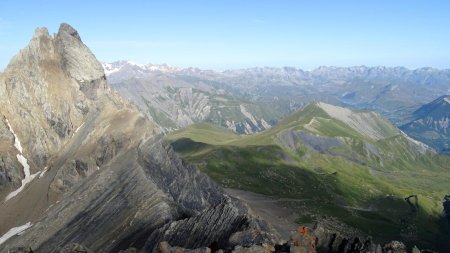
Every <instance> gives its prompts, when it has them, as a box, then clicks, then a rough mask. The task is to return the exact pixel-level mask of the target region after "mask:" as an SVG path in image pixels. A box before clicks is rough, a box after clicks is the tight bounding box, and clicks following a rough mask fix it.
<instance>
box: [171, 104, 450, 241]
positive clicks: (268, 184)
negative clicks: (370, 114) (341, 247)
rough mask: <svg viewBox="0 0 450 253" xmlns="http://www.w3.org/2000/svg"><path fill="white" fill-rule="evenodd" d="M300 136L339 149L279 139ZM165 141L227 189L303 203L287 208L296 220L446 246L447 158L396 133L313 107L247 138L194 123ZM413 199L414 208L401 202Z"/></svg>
mask: <svg viewBox="0 0 450 253" xmlns="http://www.w3.org/2000/svg"><path fill="white" fill-rule="evenodd" d="M311 121H313V122H314V121H316V122H318V123H315V124H316V125H314V124H310V122H311ZM382 124H385V122H382ZM387 128H389V126H387ZM298 132H303V133H306V134H310V135H314V136H326V137H328V138H335V139H337V140H339V141H340V142H341V143H342V145H340V146H335V147H330V148H329V149H328V150H326V151H322V152H318V151H316V150H314V149H313V148H311V146H308V145H307V144H306V143H305V142H303V141H302V140H301V139H294V140H293V142H294V144H295V148H292V147H291V146H288V145H287V144H286V143H283V141H282V139H281V138H280V136H281V135H282V134H283V133H294V134H295V133H298ZM167 138H168V139H169V140H170V141H171V142H172V144H173V146H174V149H175V150H176V151H177V152H178V153H179V154H181V155H182V157H184V159H186V160H189V161H191V162H193V163H196V164H197V165H198V166H199V168H200V169H201V170H202V171H204V172H206V173H207V174H208V175H210V176H211V177H212V178H213V179H214V180H215V181H217V182H219V183H220V184H221V185H223V186H225V187H231V188H238V189H243V190H249V191H253V192H257V193H262V194H267V195H271V196H279V197H283V198H294V199H301V200H303V201H301V202H292V203H286V205H289V206H291V207H292V208H294V209H296V210H298V211H299V222H302V221H312V220H321V219H323V217H334V218H337V219H338V220H340V221H343V222H344V223H346V224H347V225H349V226H352V227H355V228H357V229H359V230H360V231H362V232H364V233H367V234H370V235H372V236H373V237H374V239H375V240H377V241H380V242H385V241H387V240H392V239H397V240H402V241H406V242H407V243H410V244H411V245H412V244H415V245H418V246H421V247H425V248H434V249H439V248H442V247H443V245H444V244H445V236H446V235H445V233H446V232H445V226H444V225H443V224H444V223H443V222H442V220H441V214H442V205H441V201H442V198H443V196H444V195H445V194H448V193H449V192H450V184H449V183H448V182H450V170H449V167H448V166H449V164H450V159H449V157H446V156H439V155H436V154H433V153H426V154H420V153H418V152H417V151H416V150H414V149H413V148H412V146H411V144H410V143H409V142H408V141H407V140H406V138H405V137H403V136H401V135H398V136H394V137H391V138H387V139H384V140H373V139H370V138H367V137H366V136H362V135H361V134H360V133H358V132H356V131H354V130H353V129H351V128H349V127H348V126H346V125H345V123H343V122H341V121H339V120H336V119H334V118H332V117H330V116H329V115H327V114H326V113H325V112H323V111H322V110H320V108H317V107H314V106H310V107H309V108H305V109H304V110H302V111H300V112H297V113H295V114H293V115H291V116H289V117H287V118H286V119H285V120H282V121H281V122H280V123H279V124H278V125H277V126H275V127H274V128H272V129H270V130H267V131H264V132H262V133H258V134H255V135H251V136H239V135H236V134H234V133H232V132H229V131H228V130H226V129H222V128H219V127H215V126H212V125H208V124H197V125H193V126H191V127H188V128H187V129H184V130H181V131H178V132H174V133H173V134H171V135H169V136H168V137H167ZM368 147H371V148H368ZM371 150H372V151H371ZM410 195H417V196H418V203H414V205H412V206H411V205H410V204H408V203H407V202H406V201H405V200H404V198H405V197H407V196H410Z"/></svg>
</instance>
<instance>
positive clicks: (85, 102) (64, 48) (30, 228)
mask: <svg viewBox="0 0 450 253" xmlns="http://www.w3.org/2000/svg"><path fill="white" fill-rule="evenodd" d="M0 97H1V99H0V108H1V111H0V113H1V115H0V116H1V117H0V214H1V215H0V252H8V251H9V250H10V249H13V248H15V247H25V248H26V249H29V248H31V249H32V250H33V252H59V251H60V250H61V249H63V247H64V246H65V245H68V244H69V245H72V244H76V245H78V244H80V245H83V246H86V247H87V248H89V249H91V250H92V251H93V252H118V251H119V250H121V249H127V248H130V247H136V248H143V247H144V245H146V243H147V246H146V248H147V249H148V251H150V252H151V251H152V250H153V248H152V247H151V246H148V243H149V242H152V243H155V244H159V242H160V241H161V240H166V239H167V238H168V236H169V237H172V236H173V237H174V239H173V240H172V241H171V242H173V241H178V242H180V243H181V242H182V241H180V240H178V238H180V236H181V235H182V234H183V233H184V232H183V231H191V230H192V231H193V229H195V230H196V231H203V232H202V233H200V232H199V233H194V234H192V235H191V236H190V237H189V240H190V241H196V242H201V243H200V244H198V243H197V244H196V245H199V246H210V245H212V244H213V243H217V240H219V239H220V243H221V245H223V246H224V247H229V245H230V244H229V243H228V241H229V240H228V238H230V237H231V236H232V234H233V233H235V232H237V231H245V230H247V229H250V226H249V225H248V224H250V223H251V224H254V223H257V220H256V219H254V218H253V217H251V216H250V215H248V212H247V209H246V208H245V207H243V206H240V205H238V204H237V203H236V202H235V201H231V200H230V198H229V197H227V196H226V195H225V194H224V193H223V191H222V189H221V188H220V187H219V186H217V185H216V184H215V183H214V182H212V181H211V180H210V179H209V178H208V177H207V176H206V175H204V174H202V173H200V172H198V171H197V170H196V168H195V167H193V166H191V165H188V164H185V163H184V162H183V161H181V160H180V159H179V158H178V157H177V156H176V155H175V153H174V152H173V150H172V149H171V146H170V145H169V144H167V143H166V142H165V141H164V140H163V139H162V137H161V136H159V132H158V130H157V129H158V128H157V127H156V126H155V124H154V123H152V122H150V121H149V120H147V118H146V117H145V116H143V115H142V114H141V113H139V112H138V110H137V109H136V108H135V107H134V106H132V105H130V104H128V103H127V102H125V101H124V100H123V99H122V98H120V97H119V96H118V95H117V94H116V93H114V92H112V91H110V90H109V89H108V85H107V83H106V81H105V75H104V72H103V69H102V66H101V65H100V63H99V62H98V61H97V60H96V58H95V56H94V55H93V54H92V53H91V52H90V51H89V49H88V48H87V47H86V46H85V45H84V44H83V43H82V41H81V38H80V36H79V34H78V32H77V31H76V30H75V29H73V28H72V27H70V26H69V25H67V24H62V25H61V27H60V29H59V31H58V33H57V34H56V35H55V36H54V37H52V36H50V35H49V34H48V31H47V30H46V29H45V28H39V29H37V30H36V33H35V35H34V36H33V39H32V40H31V42H30V43H29V45H28V46H27V47H26V48H25V49H23V50H22V51H20V52H19V53H18V54H17V55H16V56H15V57H14V58H13V59H12V61H11V63H10V64H9V65H8V67H7V68H6V70H5V72H4V73H3V74H1V75H0ZM223 203H227V204H226V208H224V206H223ZM221 210H224V211H221ZM226 210H232V211H226ZM209 214H213V215H209ZM213 218H214V219H213ZM240 220H244V221H245V224H244V225H243V224H241V222H237V223H236V222H235V221H240ZM193 221H199V223H198V224H197V223H196V222H193ZM214 222H222V223H224V224H228V223H230V224H228V225H227V226H224V227H223V228H214V227H211V224H213V223H214ZM172 224H173V225H172ZM202 226H203V227H202ZM19 228H20V229H21V233H19V232H17V233H13V234H12V236H11V237H8V238H6V237H2V235H8V234H10V233H11V231H18V229H19ZM251 228H252V229H255V227H254V226H253V227H251ZM258 229H259V230H258V231H262V230H263V229H262V228H261V227H258ZM264 229H267V228H264ZM206 231H211V232H212V233H210V234H209V232H208V233H206ZM7 232H10V233H7ZM267 238H268V240H269V236H267ZM189 245H190V244H184V243H183V245H180V246H189Z"/></svg>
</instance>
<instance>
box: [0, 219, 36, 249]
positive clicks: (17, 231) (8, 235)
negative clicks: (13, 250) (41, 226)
mask: <svg viewBox="0 0 450 253" xmlns="http://www.w3.org/2000/svg"><path fill="white" fill-rule="evenodd" d="M31 226H33V224H31V222H27V223H26V224H24V225H22V226H18V227H14V228H11V229H10V230H8V232H6V233H5V234H4V235H3V236H2V237H0V245H1V244H3V243H4V242H6V241H7V240H8V239H9V238H11V237H13V236H15V235H21V234H23V233H24V232H25V230H27V229H29V228H30V227H31Z"/></svg>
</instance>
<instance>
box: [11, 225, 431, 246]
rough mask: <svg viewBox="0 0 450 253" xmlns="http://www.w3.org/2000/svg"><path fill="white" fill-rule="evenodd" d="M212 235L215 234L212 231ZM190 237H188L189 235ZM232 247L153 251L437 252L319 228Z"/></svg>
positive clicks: (242, 239)
mask: <svg viewBox="0 0 450 253" xmlns="http://www.w3.org/2000/svg"><path fill="white" fill-rule="evenodd" d="M209 232H212V231H209ZM186 237H187V238H189V237H190V236H189V235H186ZM230 244H231V245H232V244H235V246H234V248H232V249H220V248H217V244H216V245H212V246H210V247H199V248H195V249H187V248H183V247H179V246H172V245H170V244H169V242H167V241H162V242H160V243H158V244H157V245H152V246H155V247H154V248H152V249H153V252H159V253H227V252H231V253H276V252H280V253H282V252H286V253H410V252H411V253H436V252H435V251H432V250H419V249H418V248H417V247H414V248H412V249H410V250H408V249H407V247H406V246H405V245H404V244H403V243H402V242H398V241H392V242H390V243H387V244H385V245H384V246H381V245H380V244H375V243H373V242H372V240H371V239H370V238H359V237H353V238H345V237H342V236H341V235H340V234H336V233H330V231H327V230H326V229H325V228H323V227H321V226H317V227H315V228H314V229H309V228H307V227H303V226H302V227H299V228H298V229H297V231H295V232H293V233H292V234H291V238H290V239H289V241H287V242H285V243H283V244H270V243H267V241H266V240H265V239H264V238H263V237H261V234H259V233H256V232H252V231H246V232H238V233H236V234H234V235H233V236H232V237H231V238H230ZM31 252H33V251H32V250H31V249H27V248H15V249H12V250H11V251H10V253H31ZM144 252H148V251H147V250H145V251H142V250H139V249H136V248H128V249H126V250H121V251H119V253H144ZM60 253H94V251H92V250H90V249H88V248H87V247H85V246H83V245H80V244H77V243H71V244H67V245H66V246H64V247H63V248H62V249H61V251H60Z"/></svg>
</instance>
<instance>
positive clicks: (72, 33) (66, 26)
mask: <svg viewBox="0 0 450 253" xmlns="http://www.w3.org/2000/svg"><path fill="white" fill-rule="evenodd" d="M62 33H66V34H69V35H70V36H72V37H74V38H76V39H78V40H79V41H80V42H81V37H80V35H79V34H78V31H77V30H75V28H73V27H72V26H70V25H69V24H67V23H62V24H61V25H60V26H59V31H58V35H59V34H62Z"/></svg>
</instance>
